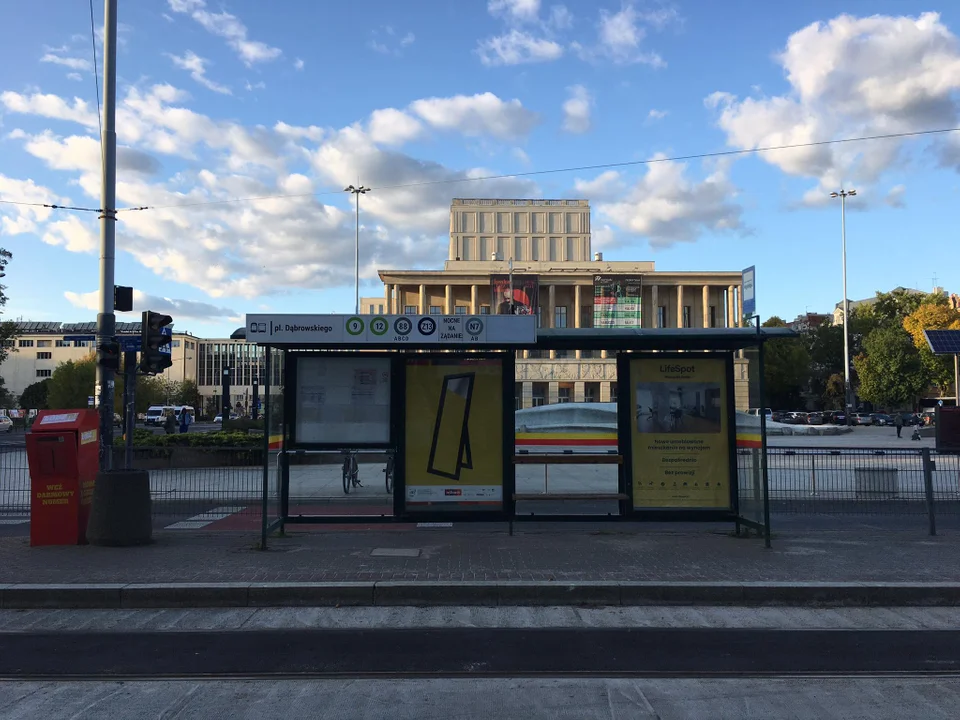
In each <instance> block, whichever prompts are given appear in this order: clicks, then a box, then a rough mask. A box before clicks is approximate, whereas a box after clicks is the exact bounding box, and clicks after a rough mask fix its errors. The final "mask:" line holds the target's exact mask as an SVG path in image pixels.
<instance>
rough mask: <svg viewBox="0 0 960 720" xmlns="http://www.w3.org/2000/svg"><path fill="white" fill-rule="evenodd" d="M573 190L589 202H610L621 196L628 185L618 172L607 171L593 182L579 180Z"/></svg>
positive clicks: (574, 183)
mask: <svg viewBox="0 0 960 720" xmlns="http://www.w3.org/2000/svg"><path fill="white" fill-rule="evenodd" d="M573 188H574V190H575V191H576V193H577V195H579V196H580V197H585V198H587V199H588V200H610V199H612V198H615V197H617V196H618V195H621V194H622V193H623V191H624V189H626V184H625V183H624V182H623V179H622V178H621V177H620V173H619V172H617V171H616V170H607V171H605V172H602V173H600V174H599V175H597V176H596V177H595V178H593V180H582V179H580V178H577V179H576V180H574V181H573Z"/></svg>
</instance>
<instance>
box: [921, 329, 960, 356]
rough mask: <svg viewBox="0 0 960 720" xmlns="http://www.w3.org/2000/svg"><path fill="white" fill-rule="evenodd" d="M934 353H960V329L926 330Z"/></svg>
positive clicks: (928, 342)
mask: <svg viewBox="0 0 960 720" xmlns="http://www.w3.org/2000/svg"><path fill="white" fill-rule="evenodd" d="M923 334H924V335H926V336H927V344H928V345H929V346H930V349H931V350H932V351H933V354H934V355H957V354H960V330H924V331H923Z"/></svg>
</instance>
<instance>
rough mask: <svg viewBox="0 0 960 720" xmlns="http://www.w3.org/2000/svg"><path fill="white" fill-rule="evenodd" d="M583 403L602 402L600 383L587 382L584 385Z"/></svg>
mask: <svg viewBox="0 0 960 720" xmlns="http://www.w3.org/2000/svg"><path fill="white" fill-rule="evenodd" d="M583 401H584V402H589V403H592V402H600V383H598V382H586V383H584V384H583Z"/></svg>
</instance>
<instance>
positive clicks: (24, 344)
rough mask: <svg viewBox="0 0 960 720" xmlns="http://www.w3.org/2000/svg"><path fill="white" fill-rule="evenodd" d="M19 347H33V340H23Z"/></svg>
mask: <svg viewBox="0 0 960 720" xmlns="http://www.w3.org/2000/svg"><path fill="white" fill-rule="evenodd" d="M17 345H18V346H19V347H33V340H21V341H20V342H18V343H17Z"/></svg>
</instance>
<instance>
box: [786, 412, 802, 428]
mask: <svg viewBox="0 0 960 720" xmlns="http://www.w3.org/2000/svg"><path fill="white" fill-rule="evenodd" d="M806 421H807V418H806V414H805V413H801V412H788V413H787V414H786V415H784V417H783V421H782V422H785V423H786V424H787V425H803V424H804V423H805V422H806Z"/></svg>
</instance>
